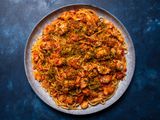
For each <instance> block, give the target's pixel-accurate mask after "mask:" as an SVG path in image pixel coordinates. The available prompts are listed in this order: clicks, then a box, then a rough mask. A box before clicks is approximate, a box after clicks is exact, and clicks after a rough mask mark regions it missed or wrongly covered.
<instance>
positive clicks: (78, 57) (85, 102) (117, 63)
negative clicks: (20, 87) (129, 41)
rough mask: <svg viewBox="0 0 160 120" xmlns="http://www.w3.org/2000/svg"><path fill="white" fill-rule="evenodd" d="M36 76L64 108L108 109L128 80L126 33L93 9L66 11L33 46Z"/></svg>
mask: <svg viewBox="0 0 160 120" xmlns="http://www.w3.org/2000/svg"><path fill="white" fill-rule="evenodd" d="M31 52H32V58H31V59H32V64H33V71H34V77H35V79H36V80H37V81H39V82H40V84H41V86H42V87H43V88H44V89H45V90H46V91H47V92H48V93H49V94H50V96H51V97H52V98H53V100H54V101H55V103H56V104H57V105H58V106H61V107H62V108H64V109H86V108H88V107H89V106H94V105H97V104H104V103H105V102H106V101H107V100H108V99H110V98H111V97H112V96H113V95H114V93H115V91H116V89H117V87H118V84H119V82H120V80H123V78H124V77H125V76H126V71H127V69H126V58H125V54H126V53H127V46H126V43H125V41H124V38H123V36H122V34H121V32H120V31H119V30H118V29H117V28H116V27H115V26H114V25H113V24H112V23H111V22H109V21H108V20H107V19H105V18H102V17H99V16H98V15H97V14H96V13H95V12H94V11H93V10H90V9H85V8H82V9H76V10H70V11H66V12H63V13H62V14H61V15H60V16H59V17H58V18H57V19H55V20H53V21H52V22H51V23H50V24H48V25H46V26H45V28H44V29H43V31H42V34H41V35H40V36H39V37H38V38H37V40H36V42H35V43H34V45H33V47H32V51H31Z"/></svg>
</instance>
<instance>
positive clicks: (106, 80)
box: [100, 75, 112, 83]
mask: <svg viewBox="0 0 160 120" xmlns="http://www.w3.org/2000/svg"><path fill="white" fill-rule="evenodd" d="M111 80H112V75H105V76H102V77H101V78H100V81H101V83H109V82H110V81H111Z"/></svg>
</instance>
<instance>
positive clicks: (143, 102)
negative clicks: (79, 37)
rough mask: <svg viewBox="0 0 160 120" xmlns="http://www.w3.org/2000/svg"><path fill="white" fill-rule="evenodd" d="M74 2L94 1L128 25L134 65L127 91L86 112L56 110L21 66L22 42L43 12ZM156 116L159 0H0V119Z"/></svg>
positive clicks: (156, 119) (151, 119)
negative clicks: (100, 108)
mask: <svg viewBox="0 0 160 120" xmlns="http://www.w3.org/2000/svg"><path fill="white" fill-rule="evenodd" d="M73 3H86V4H94V5H97V6H99V7H102V8H104V9H106V10H108V11H109V12H111V13H112V14H113V15H115V16H116V17H117V18H118V19H119V20H120V21H121V22H122V23H123V24H124V25H125V26H126V28H127V30H128V31H129V33H130V35H131V37H132V39H133V43H134V46H135V50H136V70H135V74H134V77H133V80H132V82H131V85H130V86H129V88H128V90H127V92H126V93H125V94H124V95H123V96H122V97H121V98H120V100H119V101H118V102H116V103H115V104H114V105H112V106H111V107H109V108H108V109H105V110H103V111H101V112H98V113H95V114H92V115H87V116H73V115H67V114H64V113H61V112H58V111H56V110H54V109H52V108H50V107H49V106H47V105H46V104H45V103H44V102H43V101H41V100H40V99H39V98H38V97H37V96H36V94H35V93H34V92H33V90H32V89H31V87H30V85H29V83H28V81H27V78H26V75H25V71H24V65H23V55H24V47H25V43H26V41H27V37H28V36H29V34H30V32H31V30H32V28H33V27H34V26H35V24H36V23H37V22H38V21H39V20H40V19H41V18H42V17H43V16H44V15H46V14H47V13H49V12H51V11H52V10H55V9H57V8H58V7H61V6H63V5H67V4H73ZM22 119H23V120H54V119H55V120H56V119H58V120H70V119H76V120H81V119H83V120H92V119H95V120H106V119H107V120H115V119H120V120H160V1H158V0H0V120H22Z"/></svg>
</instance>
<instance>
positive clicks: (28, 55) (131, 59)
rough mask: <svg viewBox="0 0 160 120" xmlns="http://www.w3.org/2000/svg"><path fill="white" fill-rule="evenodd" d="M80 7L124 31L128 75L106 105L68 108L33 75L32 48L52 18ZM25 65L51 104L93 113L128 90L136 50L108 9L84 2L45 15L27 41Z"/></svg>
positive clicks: (35, 87)
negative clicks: (56, 100) (61, 104)
mask: <svg viewBox="0 0 160 120" xmlns="http://www.w3.org/2000/svg"><path fill="white" fill-rule="evenodd" d="M78 8H89V9H92V10H94V11H96V13H97V14H98V15H99V16H102V17H104V18H106V19H108V20H109V21H111V22H112V23H113V24H114V25H115V26H116V27H118V28H119V30H120V31H121V32H122V34H123V36H124V38H125V41H126V43H127V44H128V53H127V55H126V58H127V75H126V77H125V79H124V80H123V81H121V82H120V83H119V86H118V89H117V91H116V93H115V95H114V96H113V97H112V98H111V99H109V100H108V101H107V102H106V103H105V104H104V105H101V104H99V105H97V106H92V107H89V108H87V109H85V110H66V109H63V108H61V107H59V106H57V105H56V104H55V102H54V101H53V100H52V98H51V97H50V96H49V94H48V93H47V92H46V91H45V90H44V89H43V88H42V87H41V86H40V84H39V82H37V81H36V80H35V79H34V76H33V69H32V63H31V48H32V45H33V44H34V42H35V41H36V37H37V36H38V35H40V34H41V32H42V29H43V28H44V26H45V25H46V24H48V23H50V22H51V21H52V20H54V19H55V18H57V16H59V15H60V14H61V13H62V12H64V11H67V10H72V9H78ZM24 65H25V71H26V75H27V78H28V81H29V83H30V85H31V87H32V88H33V90H34V91H35V93H36V94H37V95H38V96H39V97H40V98H41V99H42V100H43V101H44V102H45V103H46V104H48V105H49V106H51V107H52V108H54V109H56V110H59V111H61V112H65V113H68V114H75V115H85V114H91V113H95V112H98V111H101V110H103V109H105V108H107V107H109V106H110V105H112V104H113V103H114V102H116V101H117V100H118V99H119V98H120V97H121V96H122V95H123V93H124V92H125V91H126V89H127V87H128V86H129V84H130V82H131V79H132V76H133V73H134V68H135V51H134V46H133V43H132V40H131V37H130V35H129V33H128V32H127V30H126V29H125V27H124V26H123V25H122V23H121V22H120V21H119V20H118V19H117V18H115V17H114V16H113V15H112V14H111V13H109V12H107V11H106V10H103V9H100V8H98V7H95V6H90V5H83V4H76V5H69V6H64V7H62V8H59V9H57V10H55V11H53V12H51V13H50V14H48V15H47V16H46V17H44V18H43V19H42V20H41V21H40V22H39V23H38V24H37V25H36V26H35V28H34V29H33V31H32V33H31V34H30V36H29V38H28V41H27V43H26V48H25V53H24Z"/></svg>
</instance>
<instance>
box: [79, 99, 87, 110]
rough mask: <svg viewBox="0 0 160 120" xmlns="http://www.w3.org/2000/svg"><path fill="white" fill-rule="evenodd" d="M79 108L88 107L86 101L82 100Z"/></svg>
mask: <svg viewBox="0 0 160 120" xmlns="http://www.w3.org/2000/svg"><path fill="white" fill-rule="evenodd" d="M81 108H82V109H86V108H88V102H87V101H83V102H82V104H81Z"/></svg>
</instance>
